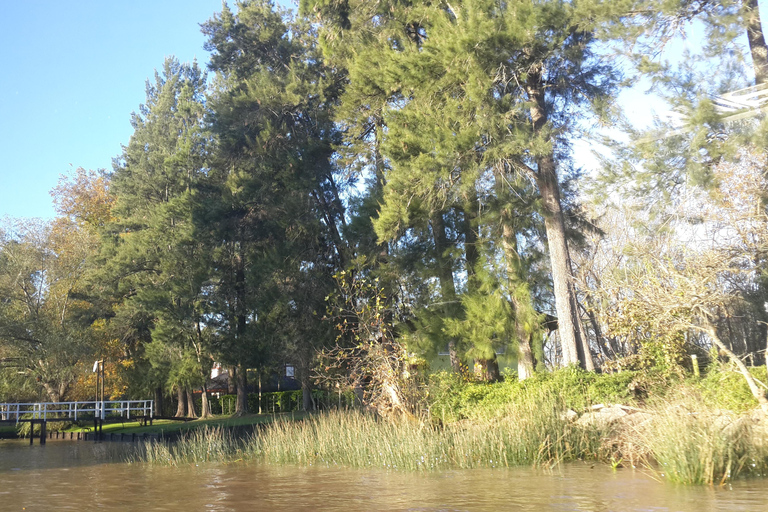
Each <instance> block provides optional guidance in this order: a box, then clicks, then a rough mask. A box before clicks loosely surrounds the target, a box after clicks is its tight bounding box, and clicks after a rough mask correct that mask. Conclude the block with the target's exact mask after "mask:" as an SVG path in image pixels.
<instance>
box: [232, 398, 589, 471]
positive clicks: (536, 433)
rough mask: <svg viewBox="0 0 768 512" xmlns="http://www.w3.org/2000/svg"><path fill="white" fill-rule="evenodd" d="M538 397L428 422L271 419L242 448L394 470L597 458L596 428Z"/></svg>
mask: <svg viewBox="0 0 768 512" xmlns="http://www.w3.org/2000/svg"><path fill="white" fill-rule="evenodd" d="M561 410H562V409H560V408H558V407H556V404H554V403H552V402H547V401H546V400H529V401H528V402H520V403H514V404H511V405H509V406H508V407H507V409H506V411H505V413H504V414H502V415H499V416H497V417H494V418H487V419H479V420H474V421H461V422H455V423H451V424H447V425H443V426H434V425H430V424H428V423H423V422H417V421H414V420H402V421H384V420H382V419H380V418H377V417H375V416H373V415H370V414H365V413H362V412H357V411H348V412H331V413H328V414H323V415H318V416H314V417H311V418H308V419H306V420H305V421H303V422H287V421H286V422H278V423H276V424H274V425H270V426H269V427H268V428H266V429H265V430H264V431H262V432H260V433H259V434H258V435H256V436H254V437H253V438H252V439H251V440H250V441H249V442H248V443H247V444H246V447H245V449H244V456H245V457H246V458H248V459H251V460H258V461H262V462H266V463H272V464H299V465H325V466H345V467H381V468H389V469H400V470H432V469H450V468H478V467H500V466H501V467H504V466H518V465H526V464H536V465H543V464H551V463H555V462H560V461H565V460H573V459H578V458H598V457H600V455H601V450H602V444H603V443H602V434H603V433H602V432H600V431H599V430H598V429H597V428H596V427H593V426H589V427H581V426H577V425H574V424H572V423H570V422H568V421H567V420H566V419H564V418H563V417H562V415H561Z"/></svg>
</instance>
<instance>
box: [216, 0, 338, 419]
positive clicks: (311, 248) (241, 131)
mask: <svg viewBox="0 0 768 512" xmlns="http://www.w3.org/2000/svg"><path fill="white" fill-rule="evenodd" d="M238 7H239V10H238V12H237V13H233V12H232V11H230V10H229V9H228V8H227V7H226V6H225V7H224V9H223V10H222V12H221V13H220V14H219V15H217V16H215V17H214V18H213V19H211V20H210V21H209V22H208V23H206V24H205V25H204V32H205V33H206V34H207V35H208V37H209V40H208V43H207V46H206V48H208V49H209V50H210V51H211V52H212V57H211V68H212V69H213V70H214V71H215V72H216V73H217V75H216V87H215V90H214V92H213V94H212V97H211V109H212V116H211V120H212V126H213V129H214V131H215V133H216V134H217V137H218V140H219V149H218V152H217V155H216V160H215V162H214V165H213V166H212V169H211V175H210V178H211V179H210V181H209V187H210V188H209V190H208V192H207V193H208V198H209V203H210V204H211V205H215V206H213V207H212V208H211V212H210V215H209V221H210V232H209V234H208V235H207V236H208V237H209V239H210V240H211V241H212V244H213V246H214V247H217V252H216V264H215V267H216V269H217V272H216V274H215V276H214V277H215V281H216V285H215V295H216V296H217V299H216V300H217V306H218V308H219V311H220V312H221V313H220V317H219V318H220V321H219V325H218V326H217V327H218V329H219V331H220V333H221V334H222V336H221V340H222V343H223V345H222V352H223V354H225V356H226V357H229V358H230V360H229V361H227V362H229V363H231V364H237V365H238V371H237V375H238V376H240V377H241V378H239V379H238V386H237V394H238V400H237V407H236V409H237V412H238V413H242V412H245V410H246V407H247V403H246V401H245V382H244V381H243V379H242V377H244V376H245V374H246V372H245V369H246V368H247V367H258V368H264V367H265V366H266V365H267V364H268V363H269V362H270V360H271V361H274V360H275V359H277V358H279V357H280V355H281V353H282V352H284V351H285V350H286V349H288V350H289V351H290V352H291V354H292V355H293V356H295V357H298V358H299V359H300V362H302V363H303V367H302V368H299V373H300V376H301V379H302V385H303V386H304V388H305V391H306V392H305V398H306V399H309V397H310V393H309V384H310V382H309V365H310V362H311V357H310V354H311V352H312V351H311V350H309V349H308V348H307V347H311V344H312V343H313V342H318V343H321V344H322V342H323V336H322V335H321V336H320V337H315V336H313V335H312V334H311V333H314V334H318V333H323V331H324V329H323V328H322V327H319V325H318V324H319V323H320V320H321V317H322V314H318V312H319V313H322V311H323V309H324V305H323V304H322V301H323V298H324V297H325V295H327V289H326V290H325V293H323V289H324V287H325V286H328V285H329V283H330V276H331V274H332V273H333V270H334V269H335V268H338V267H339V266H340V265H342V264H343V262H344V261H345V260H346V258H347V257H348V254H347V249H346V247H345V243H344V241H343V240H342V238H341V225H342V224H343V219H344V217H343V216H344V211H343V207H342V204H341V200H340V198H339V191H338V187H337V185H336V182H335V177H334V167H333V165H332V162H331V154H332V144H333V143H334V142H336V130H335V128H334V126H333V124H332V122H331V118H330V112H329V108H330V107H331V106H332V105H333V103H334V100H335V96H334V87H335V85H336V79H335V78H334V76H333V72H332V70H330V69H328V68H326V67H325V66H324V64H323V62H322V60H320V59H319V56H318V55H317V53H316V49H315V46H314V41H315V39H314V36H313V34H312V28H311V26H309V25H307V24H301V23H299V22H292V21H290V20H288V17H287V13H285V12H280V11H277V10H275V8H274V5H273V4H272V2H269V1H255V2H249V3H243V4H240V5H239V6H238ZM323 283H326V284H323ZM297 333H299V334H301V336H302V338H303V339H302V340H301V341H300V342H299V344H298V345H297V344H296V340H295V339H292V337H293V336H296V335H297ZM302 344H305V345H302ZM305 405H306V406H308V405H309V404H308V403H306V402H305Z"/></svg>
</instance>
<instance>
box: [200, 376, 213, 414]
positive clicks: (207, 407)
mask: <svg viewBox="0 0 768 512" xmlns="http://www.w3.org/2000/svg"><path fill="white" fill-rule="evenodd" d="M200 391H202V393H203V394H202V400H201V404H200V409H201V410H200V417H201V418H210V417H211V416H213V413H212V412H211V402H210V401H209V400H208V389H207V388H206V387H205V384H203V385H202V386H201V387H200Z"/></svg>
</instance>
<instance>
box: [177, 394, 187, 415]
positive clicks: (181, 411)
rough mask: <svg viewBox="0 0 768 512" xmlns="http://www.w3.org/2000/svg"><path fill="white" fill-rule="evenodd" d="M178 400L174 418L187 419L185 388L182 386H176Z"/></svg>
mask: <svg viewBox="0 0 768 512" xmlns="http://www.w3.org/2000/svg"><path fill="white" fill-rule="evenodd" d="M176 399H177V400H178V402H177V403H176V414H175V415H174V417H176V418H186V417H187V403H186V399H185V396H184V388H182V387H181V386H176Z"/></svg>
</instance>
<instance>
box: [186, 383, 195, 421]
mask: <svg viewBox="0 0 768 512" xmlns="http://www.w3.org/2000/svg"><path fill="white" fill-rule="evenodd" d="M184 394H186V395H187V416H186V417H187V418H197V411H195V395H194V394H193V393H192V390H191V389H190V388H184Z"/></svg>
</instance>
